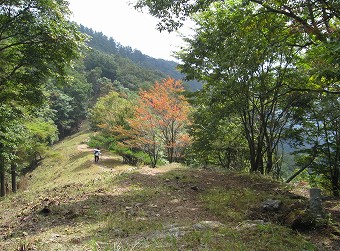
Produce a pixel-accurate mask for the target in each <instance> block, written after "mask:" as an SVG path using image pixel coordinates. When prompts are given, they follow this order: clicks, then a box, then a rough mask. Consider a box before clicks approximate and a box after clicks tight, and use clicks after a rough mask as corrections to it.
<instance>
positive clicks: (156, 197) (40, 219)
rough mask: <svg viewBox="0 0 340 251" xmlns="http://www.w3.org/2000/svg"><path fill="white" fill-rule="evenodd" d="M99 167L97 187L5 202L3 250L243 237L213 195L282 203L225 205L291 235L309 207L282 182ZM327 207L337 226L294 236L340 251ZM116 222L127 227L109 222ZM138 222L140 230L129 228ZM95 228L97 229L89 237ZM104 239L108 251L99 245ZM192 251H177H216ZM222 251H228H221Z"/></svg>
mask: <svg viewBox="0 0 340 251" xmlns="http://www.w3.org/2000/svg"><path fill="white" fill-rule="evenodd" d="M76 148H77V151H78V153H77V154H80V153H87V154H89V155H91V152H92V149H90V148H88V147H87V145H86V144H79V145H77V147H76ZM89 158H91V157H89ZM93 165H94V164H93V163H91V161H90V163H89V164H88V166H89V167H88V166H86V168H94V167H93ZM97 167H99V169H100V170H99V171H97V172H98V173H100V175H99V176H96V177H94V178H93V179H92V180H91V183H92V186H91V185H89V184H85V183H84V184H79V183H69V184H66V185H62V186H60V187H58V186H56V187H54V188H52V189H48V190H45V191H40V192H38V193H37V194H36V195H35V196H33V197H29V198H25V192H23V194H22V195H18V196H13V197H11V198H10V199H9V200H4V201H0V205H1V207H2V209H0V212H1V214H0V250H113V249H100V247H104V246H105V245H106V244H107V245H108V243H110V242H111V241H112V239H116V240H117V239H118V240H119V241H121V242H124V243H128V242H130V243H131V240H136V239H141V238H144V239H147V238H153V239H157V238H161V237H160V236H159V233H158V235H157V236H156V231H149V230H148V229H147V227H146V226H145V225H143V223H145V224H146V223H147V224H149V225H150V224H152V223H157V224H161V225H162V226H169V229H168V231H173V229H174V226H179V227H180V228H178V227H177V228H176V229H177V230H176V231H179V232H176V233H177V234H178V238H180V237H181V236H182V235H183V233H185V232H186V231H189V228H188V226H193V225H195V224H196V225H197V223H200V222H213V223H214V224H217V225H218V224H219V223H221V224H223V225H227V226H228V227H230V228H231V229H235V231H237V229H238V228H240V226H241V225H242V224H243V223H242V222H240V221H238V220H237V219H236V218H235V217H236V216H235V217H233V214H225V213H224V212H220V213H216V212H214V211H213V210H208V209H207V206H206V204H205V202H204V200H203V199H202V196H204V195H205V194H206V193H207V192H209V191H217V192H218V191H231V190H232V191H241V192H240V195H241V196H242V194H243V193H244V196H247V195H246V194H245V193H246V192H247V191H251V192H252V194H258V196H263V195H264V194H265V195H266V196H267V198H268V199H277V198H278V199H282V198H283V203H282V206H281V208H280V209H279V210H277V211H273V212H272V211H270V212H268V211H264V210H263V208H262V207H261V204H259V203H250V202H249V205H248V206H247V209H246V210H245V209H244V208H243V207H242V206H244V205H238V203H234V204H225V209H224V210H225V211H228V210H229V211H232V212H235V213H234V215H236V213H237V212H241V211H242V213H243V215H242V219H247V221H251V222H259V221H262V222H269V223H272V224H278V225H282V226H288V227H290V226H289V224H290V222H289V221H288V218H289V217H290V215H291V213H292V212H293V211H298V210H304V209H305V208H306V206H307V205H308V198H307V196H308V193H307V190H306V187H305V186H304V185H303V186H301V184H300V185H296V186H294V187H291V189H288V188H287V187H285V186H282V184H280V183H278V182H276V181H273V180H269V179H264V178H263V177H260V176H255V175H254V176H249V175H246V174H240V173H233V172H225V171H219V170H208V169H190V168H186V167H183V166H182V165H180V164H169V165H166V166H163V167H161V168H154V169H152V168H149V167H146V166H142V167H138V168H137V167H131V166H128V165H124V164H123V163H122V159H121V158H120V157H119V156H115V155H111V154H109V153H107V152H104V153H103V154H102V157H101V160H100V162H99V164H98V165H97ZM85 170H86V169H85ZM110 182H111V183H112V184H111V183H110ZM139 191H143V193H140V192H139ZM261 198H262V197H261ZM240 200H241V199H240ZM244 203H247V202H242V204H244ZM323 205H324V207H325V211H326V214H327V217H328V219H329V221H331V223H330V224H323V225H322V226H320V227H313V228H306V229H303V228H301V229H295V230H294V231H298V233H299V234H301V235H302V236H304V238H305V239H307V240H309V241H310V242H312V243H314V244H315V245H316V247H318V249H317V250H332V251H333V250H340V231H339V229H340V224H339V223H340V201H339V199H334V198H328V199H327V200H325V201H324V202H323ZM112 215H116V216H118V218H119V217H121V219H113V218H112V221H109V220H107V219H108V218H109V219H111V218H110V217H113V216H112ZM99 216H100V217H101V218H103V217H106V220H105V221H104V223H98V222H99V221H100V218H99ZM122 218H123V219H122ZM124 219H125V220H126V222H125V223H123V225H122V226H121V225H120V226H119V227H117V226H118V223H117V221H121V220H124ZM131 219H133V221H134V222H135V224H136V226H132V227H130V228H128V226H125V227H124V224H125V225H127V224H128V223H127V222H128V221H129V220H131ZM136 222H137V223H136ZM91 223H93V225H95V226H96V227H94V228H93V229H92V228H91V229H87V228H90V227H88V225H90V224H91ZM111 225H112V226H111ZM132 228H139V230H138V231H136V229H132ZM212 228H213V227H212ZM178 229H182V230H178ZM181 231H182V232H181ZM107 235H110V236H109V237H107ZM94 236H95V237H96V240H97V241H96V244H94V245H93V246H92V247H91V245H90V244H89V243H90V242H91V240H92V239H93V238H94ZM101 238H102V239H103V243H104V244H102V245H101V244H100V243H101V242H100V241H98V239H99V240H100V239H101ZM245 242H247V240H245ZM98 243H99V244H98ZM190 245H192V244H188V243H185V242H183V243H181V244H180V245H178V246H177V249H178V250H209V249H204V248H202V246H200V247H192V246H190ZM117 250H149V249H148V248H145V247H144V248H141V249H138V248H135V249H132V248H130V249H117ZM150 250H151V249H150ZM152 250H157V249H152ZM159 250H162V249H159ZM168 250H171V249H168ZM216 250H226V249H223V248H217V247H216ZM228 250H229V249H228ZM247 250H268V249H265V248H264V249H260V248H257V249H256V248H254V249H251V248H249V249H247ZM269 250H273V249H269Z"/></svg>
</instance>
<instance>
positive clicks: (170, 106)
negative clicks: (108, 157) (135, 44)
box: [121, 78, 190, 167]
mask: <svg viewBox="0 0 340 251" xmlns="http://www.w3.org/2000/svg"><path fill="white" fill-rule="evenodd" d="M183 91H184V89H183V86H182V83H181V82H180V81H175V80H174V79H171V78H168V79H164V80H163V81H162V82H161V83H158V82H156V83H155V85H154V86H153V87H152V88H151V89H149V90H147V91H141V92H140V93H139V97H140V99H139V101H138V104H137V105H136V107H135V114H134V117H133V118H131V119H129V120H128V123H129V126H130V129H129V130H126V131H125V136H126V137H127V138H128V139H127V140H125V143H127V144H128V145H129V146H131V147H134V148H137V149H140V150H142V151H144V152H146V153H148V154H149V157H150V160H151V163H152V166H153V167H155V166H156V164H157V160H158V158H159V157H160V152H161V151H163V150H164V151H165V152H166V156H167V159H168V161H169V162H173V161H174V160H175V159H178V158H181V157H182V155H183V150H184V148H185V147H186V146H187V144H188V143H189V137H188V134H187V132H186V126H188V125H189V119H188V113H189V110H190V107H189V104H188V102H187V101H186V99H185V97H184V96H183V95H182V93H183ZM121 132H122V131H121ZM123 134H124V133H123Z"/></svg>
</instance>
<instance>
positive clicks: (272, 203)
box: [262, 199, 282, 211]
mask: <svg viewBox="0 0 340 251" xmlns="http://www.w3.org/2000/svg"><path fill="white" fill-rule="evenodd" d="M281 204H282V202H281V201H280V200H271V199H270V200H266V201H265V202H263V203H262V209H263V210H266V211H277V210H279V209H280V207H281Z"/></svg>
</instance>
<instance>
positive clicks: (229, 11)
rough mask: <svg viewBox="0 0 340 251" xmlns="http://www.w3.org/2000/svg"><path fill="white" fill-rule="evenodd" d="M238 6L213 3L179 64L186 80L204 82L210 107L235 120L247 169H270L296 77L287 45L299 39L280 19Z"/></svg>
mask: <svg viewBox="0 0 340 251" xmlns="http://www.w3.org/2000/svg"><path fill="white" fill-rule="evenodd" d="M241 6H242V3H238V2H235V5H234V6H230V5H227V4H224V3H216V4H214V5H213V7H212V8H211V9H210V10H207V11H205V12H202V13H201V14H200V15H198V16H197V19H196V20H197V23H198V28H197V30H196V32H197V34H196V35H195V36H194V37H193V38H192V39H187V42H188V47H187V48H184V49H183V50H182V51H181V52H180V53H179V57H180V58H181V60H182V62H183V63H181V65H180V67H181V69H182V71H183V72H185V73H187V76H188V78H196V79H198V80H202V81H204V82H206V83H207V84H206V87H205V88H204V90H203V92H205V95H206V96H208V97H210V98H209V99H208V100H210V101H209V102H211V104H210V105H211V106H214V107H216V108H217V109H221V110H224V111H228V110H229V113H227V114H226V115H228V114H233V113H234V114H237V116H238V117H239V118H240V120H241V123H242V125H243V135H244V137H245V139H246V141H247V143H248V150H249V159H250V170H251V171H253V172H257V171H258V172H261V173H271V172H273V170H274V169H275V168H276V167H277V165H276V164H277V163H278V156H277V153H278V151H277V150H278V145H279V141H280V138H281V134H282V130H283V129H284V127H285V124H286V122H287V118H288V116H289V113H290V107H291V104H292V102H293V101H294V98H295V96H294V95H292V96H290V95H285V94H286V93H287V92H288V91H289V88H288V87H287V86H288V84H289V83H290V82H294V81H296V80H297V78H298V74H296V72H297V69H296V67H294V64H295V63H296V62H297V60H298V59H299V57H298V56H299V54H298V53H297V52H296V51H295V50H292V48H291V47H290V46H287V43H288V42H289V43H294V44H296V43H299V42H300V41H301V36H300V35H299V34H295V35H294V36H292V35H290V31H289V30H287V29H285V28H284V26H283V24H284V23H285V22H284V21H285V20H282V19H284V18H282V17H278V16H276V15H274V14H262V15H261V14H257V15H256V13H257V10H256V8H255V6H254V5H247V6H246V7H244V8H241ZM286 21H287V20H286ZM220 27H223V29H221V28H220ZM299 80H300V79H299ZM215 112H216V111H215ZM217 113H218V112H217Z"/></svg>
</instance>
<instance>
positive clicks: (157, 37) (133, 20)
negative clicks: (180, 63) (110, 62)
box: [68, 0, 183, 61]
mask: <svg viewBox="0 0 340 251" xmlns="http://www.w3.org/2000/svg"><path fill="white" fill-rule="evenodd" d="M68 1H69V3H70V5H69V8H70V10H71V11H72V12H73V15H72V16H71V20H73V21H75V22H77V23H79V24H82V25H84V26H86V27H88V28H92V29H93V30H94V31H97V32H102V33H103V34H104V35H106V36H108V37H112V38H113V39H114V40H115V41H116V42H118V43H120V44H121V45H123V46H130V47H131V48H132V49H137V50H140V51H141V52H142V53H143V54H146V55H148V56H151V57H154V58H162V59H167V60H173V61H176V59H175V58H173V57H172V56H171V55H172V54H173V53H172V52H173V51H177V50H178V48H179V46H180V45H181V44H183V42H182V39H181V38H180V36H179V34H178V33H175V32H173V33H170V34H169V33H168V32H167V31H163V32H159V31H158V30H156V24H157V21H158V19H156V18H154V17H152V16H151V15H149V14H147V13H140V12H138V11H136V10H134V9H133V7H132V6H129V5H128V3H129V2H130V1H131V0H96V1H94V0H68Z"/></svg>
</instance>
